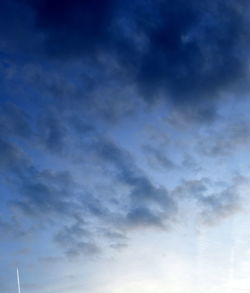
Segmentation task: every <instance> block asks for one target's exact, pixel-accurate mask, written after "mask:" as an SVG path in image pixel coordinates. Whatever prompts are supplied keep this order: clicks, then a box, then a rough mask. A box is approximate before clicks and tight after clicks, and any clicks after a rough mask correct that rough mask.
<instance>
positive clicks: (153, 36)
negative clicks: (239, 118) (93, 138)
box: [2, 0, 250, 121]
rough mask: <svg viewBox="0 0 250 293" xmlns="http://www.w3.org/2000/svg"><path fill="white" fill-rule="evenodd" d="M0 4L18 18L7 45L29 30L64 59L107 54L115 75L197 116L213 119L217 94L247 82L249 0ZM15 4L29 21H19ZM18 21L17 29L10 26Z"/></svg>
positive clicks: (151, 98) (87, 0)
mask: <svg viewBox="0 0 250 293" xmlns="http://www.w3.org/2000/svg"><path fill="white" fill-rule="evenodd" d="M3 3H4V4H2V5H3V11H5V10H6V14H7V15H9V16H8V17H9V18H10V19H13V20H14V18H16V19H15V21H14V22H13V23H12V25H11V27H12V28H13V29H12V32H11V33H10V32H9V33H8V34H7V36H6V35H4V39H5V43H6V44H8V42H9V44H8V46H7V45H6V46H7V48H9V47H11V46H13V47H14V46H17V45H15V44H14V43H13V42H12V40H11V38H13V39H14V37H12V35H14V36H15V37H18V38H20V36H24V35H25V32H27V33H28V35H29V36H30V37H31V39H32V42H31V43H30V44H33V43H34V42H36V43H37V44H39V46H40V47H43V48H44V50H45V51H47V54H49V56H50V57H53V58H55V59H59V60H61V61H62V62H65V60H67V59H68V58H70V60H72V58H73V59H74V58H79V57H87V58H92V59H93V60H96V61H97V60H100V59H101V58H100V57H101V56H102V57H103V56H109V57H108V58H110V60H112V59H115V62H109V63H108V64H105V67H110V68H112V67H113V66H114V64H117V62H118V63H119V64H120V67H122V68H123V73H122V72H119V76H117V75H116V76H113V78H114V79H116V80H118V81H119V79H120V81H121V80H123V79H127V80H130V81H131V83H133V84H136V85H137V86H138V88H139V89H140V91H141V92H142V93H143V96H144V98H145V99H146V100H147V101H151V102H152V101H154V100H155V99H157V97H158V96H159V95H158V94H160V95H163V96H165V97H166V98H167V99H168V100H171V101H173V102H174V104H175V105H178V106H179V107H181V108H183V109H185V111H184V112H185V113H187V114H188V116H191V117H194V118H195V119H198V120H200V121H208V120H211V119H214V117H216V113H215V112H216V108H214V107H213V105H212V104H213V101H214V100H215V99H216V97H218V96H219V95H220V94H221V93H223V92H227V90H230V89H231V90H232V89H233V87H235V86H239V85H241V87H246V86H243V85H244V84H245V81H246V79H245V78H246V76H247V74H248V67H247V64H248V62H247V60H248V51H249V32H250V29H249V21H248V19H249V8H250V6H249V2H248V1H246V0H240V1H236V0H229V1H224V0H216V1H202V2H201V1H197V0H192V1H184V0H177V1H174V2H170V1H160V0H156V1H143V0H137V1H134V2H133V3H130V2H126V3H124V2H123V1H119V0H102V1H96V0H94V1H90V0H85V1H80V0H73V1H67V0H64V1H57V0H53V1H48V0H43V1H42V0H26V1H24V2H21V1H10V3H9V4H8V1H3ZM20 7H21V8H22V9H20ZM18 9H19V10H20V11H21V12H22V14H23V15H24V16H25V15H26V17H24V16H22V18H23V19H29V21H24V22H23V23H20V22H21V20H20V16H18V17H16V15H17V11H18ZM2 14H3V15H4V13H2ZM22 14H21V15H22ZM5 18H6V17H5ZM5 18H4V19H5ZM5 21H6V20H5ZM3 25H4V22H3ZM17 26H19V27H20V28H21V31H20V29H19V30H17V31H16V32H15V29H14V28H15V27H17ZM2 34H4V30H2ZM8 35H9V36H10V37H9V38H10V40H8ZM26 35H27V34H26ZM6 46H5V47H6ZM20 48H21V46H20ZM39 52H40V51H39ZM102 59H103V60H104V59H105V58H102ZM106 60H109V59H106ZM96 65H97V63H96ZM100 70H101V69H100V68H99V75H100ZM111 71H112V70H111ZM101 72H104V71H103V70H101ZM114 72H115V71H114ZM124 72H126V74H124ZM100 80H101V79H100ZM117 99H119V97H117Z"/></svg>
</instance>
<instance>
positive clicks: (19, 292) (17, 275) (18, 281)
mask: <svg viewBox="0 0 250 293" xmlns="http://www.w3.org/2000/svg"><path fill="white" fill-rule="evenodd" d="M16 277H17V286H18V293H21V288H20V279H19V271H18V268H16Z"/></svg>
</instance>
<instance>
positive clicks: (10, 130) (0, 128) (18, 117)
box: [0, 103, 32, 138]
mask: <svg viewBox="0 0 250 293" xmlns="http://www.w3.org/2000/svg"><path fill="white" fill-rule="evenodd" d="M0 132H1V136H3V135H5V136H6V135H13V136H20V137H26V138H27V137H29V136H31V133H32V126H31V125H30V117H29V115H28V114H27V113H26V112H24V111H23V110H22V109H21V108H19V107H18V106H16V105H15V104H11V103H6V104H3V105H0Z"/></svg>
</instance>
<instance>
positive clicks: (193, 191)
mask: <svg viewBox="0 0 250 293" xmlns="http://www.w3.org/2000/svg"><path fill="white" fill-rule="evenodd" d="M244 181H245V179H244V178H243V177H241V176H235V177H234V178H232V179H231V182H230V183H225V182H224V183H223V184H222V182H221V183H220V184H218V182H213V181H211V180H209V179H208V178H202V179H199V180H186V181H183V182H182V183H181V184H179V185H178V186H177V187H176V188H175V189H174V190H173V192H172V194H173V196H175V197H177V198H178V201H179V203H182V202H184V204H185V203H187V202H188V201H189V200H191V201H193V202H194V203H196V205H197V209H196V213H198V215H199V217H200V220H201V222H203V223H205V224H213V225H214V224H217V223H218V222H219V221H221V220H223V219H225V218H227V217H229V216H232V215H234V214H235V213H236V212H239V211H240V210H241V209H242V196H241V193H240V190H239V189H240V187H241V186H242V184H244ZM220 185H222V187H219V186H220ZM182 211H183V210H182ZM194 211H195V209H193V212H194Z"/></svg>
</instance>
